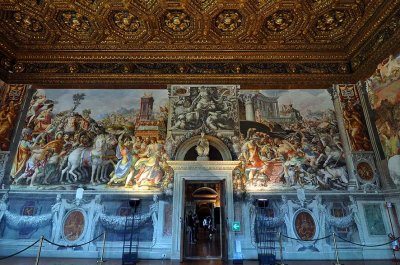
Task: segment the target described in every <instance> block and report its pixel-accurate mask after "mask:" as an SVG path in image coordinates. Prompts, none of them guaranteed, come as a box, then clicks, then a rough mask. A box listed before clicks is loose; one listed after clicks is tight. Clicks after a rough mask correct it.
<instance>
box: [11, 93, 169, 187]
mask: <svg viewBox="0 0 400 265" xmlns="http://www.w3.org/2000/svg"><path fill="white" fill-rule="evenodd" d="M167 103H168V96H167V91H166V90H163V91H161V90H151V91H150V90H146V91H144V90H82V89H80V90H76V89H70V90H55V89H47V90H37V91H36V92H35V94H34V95H33V98H32V101H31V103H30V106H29V111H28V114H27V116H26V119H25V127H24V129H23V130H22V135H21V139H20V142H19V145H18V150H17V154H16V156H15V158H14V161H13V166H12V170H11V174H10V178H11V179H10V182H12V184H13V186H18V187H20V188H21V187H39V188H47V187H51V188H53V189H54V188H56V189H67V188H71V189H74V188H76V187H78V185H90V187H93V188H96V189H99V188H117V187H118V188H119V187H125V188H128V189H134V190H160V189H162V190H168V188H169V187H171V185H170V183H171V181H172V177H173V176H172V175H173V173H172V169H171V168H170V167H169V166H168V164H167V162H166V161H167V160H168V157H167V156H166V152H165V149H164V143H165V132H166V128H165V124H166V119H167V116H168V108H167V107H166V105H167Z"/></svg>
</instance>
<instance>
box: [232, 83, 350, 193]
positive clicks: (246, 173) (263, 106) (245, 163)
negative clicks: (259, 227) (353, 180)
mask: <svg viewBox="0 0 400 265" xmlns="http://www.w3.org/2000/svg"><path fill="white" fill-rule="evenodd" d="M241 100H242V102H243V104H242V105H241V106H243V108H241V109H240V111H241V112H245V114H244V115H240V116H241V117H246V119H247V120H246V121H241V135H240V136H239V139H240V140H239V147H240V148H239V149H240V151H239V153H240V154H239V160H240V161H241V163H240V165H239V166H238V167H237V168H236V169H235V170H234V172H233V183H234V187H235V189H236V191H237V192H240V191H247V192H252V191H265V190H270V189H279V190H287V189H298V188H304V189H312V190H316V189H317V190H329V189H338V190H343V189H347V187H348V182H349V179H348V174H347V170H346V164H345V162H344V156H343V155H344V154H343V147H342V144H341V141H340V137H339V130H338V126H337V121H336V118H335V112H334V107H333V102H332V99H331V96H330V94H329V93H328V91H327V90H301V91H300V90H287V91H285V90H269V91H254V92H253V93H250V92H248V91H242V92H241ZM249 100H251V101H250V102H251V104H252V106H249ZM239 104H240V103H239ZM249 112H253V113H254V115H252V113H249ZM253 117H254V120H253V121H252V120H249V118H253Z"/></svg>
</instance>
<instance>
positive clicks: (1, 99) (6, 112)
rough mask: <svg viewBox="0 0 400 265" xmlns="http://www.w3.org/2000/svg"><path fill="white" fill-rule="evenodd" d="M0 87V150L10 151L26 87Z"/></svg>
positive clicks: (2, 85)
mask: <svg viewBox="0 0 400 265" xmlns="http://www.w3.org/2000/svg"><path fill="white" fill-rule="evenodd" d="M0 82H1V81H0ZM0 87H1V88H0V90H1V94H0V150H1V151H9V149H10V143H11V141H12V135H13V130H14V127H15V126H16V122H17V116H18V114H19V111H20V109H21V105H22V103H23V100H24V96H25V91H26V86H25V85H5V84H4V83H0Z"/></svg>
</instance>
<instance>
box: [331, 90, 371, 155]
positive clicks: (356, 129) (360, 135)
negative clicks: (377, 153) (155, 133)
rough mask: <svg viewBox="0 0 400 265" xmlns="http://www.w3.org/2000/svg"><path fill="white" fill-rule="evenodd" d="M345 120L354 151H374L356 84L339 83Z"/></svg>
mask: <svg viewBox="0 0 400 265" xmlns="http://www.w3.org/2000/svg"><path fill="white" fill-rule="evenodd" d="M338 88H339V98H340V103H341V106H342V110H343V120H344V124H345V128H346V132H347V137H348V139H349V143H350V146H351V149H352V151H372V145H371V140H370V139H369V135H368V129H367V126H366V122H365V116H364V113H363V110H362V106H361V102H360V96H359V94H358V92H357V89H356V86H355V85H338Z"/></svg>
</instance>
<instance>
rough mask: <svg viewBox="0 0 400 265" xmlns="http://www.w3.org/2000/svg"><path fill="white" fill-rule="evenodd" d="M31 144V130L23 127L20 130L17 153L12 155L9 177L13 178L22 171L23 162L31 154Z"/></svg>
mask: <svg viewBox="0 0 400 265" xmlns="http://www.w3.org/2000/svg"><path fill="white" fill-rule="evenodd" d="M32 145H33V143H32V130H31V129H29V128H25V129H23V130H22V134H21V140H20V142H19V144H18V148H17V153H16V155H15V157H14V162H13V165H12V168H11V173H10V175H11V178H13V179H15V178H16V177H17V176H18V175H20V174H21V173H22V172H23V171H24V169H25V164H26V162H27V161H28V159H29V157H30V156H31V148H32Z"/></svg>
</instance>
